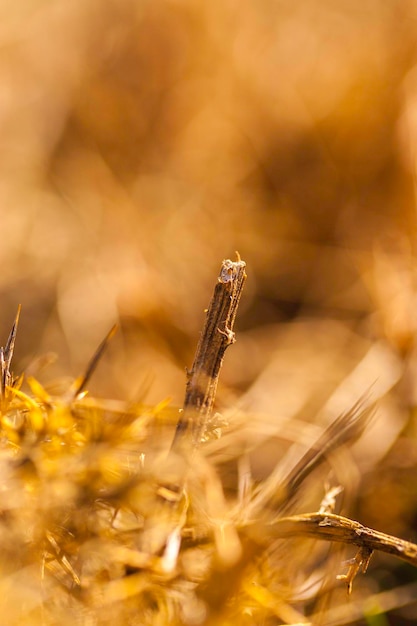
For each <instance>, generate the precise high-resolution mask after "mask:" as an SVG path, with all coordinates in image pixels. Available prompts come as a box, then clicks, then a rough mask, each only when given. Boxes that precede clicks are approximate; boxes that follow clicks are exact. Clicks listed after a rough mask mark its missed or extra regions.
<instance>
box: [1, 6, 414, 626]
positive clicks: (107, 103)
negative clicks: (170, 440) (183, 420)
mask: <svg viewBox="0 0 417 626" xmlns="http://www.w3.org/2000/svg"><path fill="white" fill-rule="evenodd" d="M0 18H1V19H0V41H1V44H2V45H1V48H0V128H1V132H0V146H1V154H2V159H1V165H0V171H1V176H0V235H1V245H0V261H1V273H0V290H1V301H2V306H1V308H0V328H2V329H3V333H4V335H6V334H7V331H8V328H9V327H10V321H11V320H12V318H13V316H14V312H15V310H16V306H17V304H18V303H19V302H21V303H22V304H23V309H22V317H21V325H20V331H19V333H20V334H19V340H18V344H17V346H16V358H15V364H14V370H15V372H20V371H21V370H22V369H28V371H29V373H30V372H32V373H34V374H35V375H36V378H37V379H39V380H40V381H41V382H42V384H44V385H45V387H46V388H47V389H48V391H50V392H51V393H52V392H54V393H58V392H62V391H64V390H65V389H67V388H68V384H67V382H66V380H65V379H64V380H62V378H63V377H67V376H69V377H74V376H76V375H78V374H79V373H80V371H82V370H83V368H84V367H85V363H86V362H87V360H88V358H89V356H90V354H91V353H92V352H93V350H94V348H95V346H96V345H97V344H98V343H99V341H100V340H101V339H102V337H103V336H104V334H105V333H106V332H107V330H108V329H109V328H110V327H111V326H112V324H113V323H114V322H116V321H117V322H119V324H120V332H119V334H118V336H117V337H116V338H115V340H114V342H113V344H112V345H111V346H110V347H109V351H108V353H107V356H106V357H105V358H104V359H103V361H102V363H101V364H100V369H99V372H98V374H97V376H96V377H95V378H94V380H93V381H92V383H91V386H90V389H91V393H92V394H93V395H96V396H101V397H106V398H113V399H123V400H127V401H132V402H136V401H146V402H147V403H148V404H150V405H154V404H157V403H158V402H159V401H161V400H164V399H165V398H167V397H170V398H172V406H174V407H175V406H180V405H181V403H182V397H183V387H184V367H185V366H186V365H188V366H189V365H190V364H191V362H192V353H193V349H194V346H195V343H196V338H197V336H198V332H199V330H200V328H201V325H202V319H203V313H202V311H203V309H204V308H205V307H206V306H207V303H208V298H209V297H210V293H211V289H212V281H213V277H214V276H216V273H217V271H218V265H219V261H220V260H221V259H222V258H223V257H224V256H232V255H233V252H234V250H239V252H240V254H241V255H242V257H243V258H244V259H245V261H246V262H247V264H248V275H249V280H248V282H247V290H246V293H245V296H244V298H243V300H242V305H241V310H240V312H239V316H238V328H237V332H238V343H237V344H236V346H234V347H233V349H231V350H230V353H228V354H227V358H226V362H225V366H224V368H223V371H222V379H221V385H220V389H219V396H218V404H219V408H221V409H223V410H225V411H226V410H227V409H228V410H229V411H231V412H232V413H234V412H236V411H238V410H239V411H240V410H244V411H247V412H250V414H251V415H253V418H252V419H253V420H258V421H255V423H256V424H257V427H256V428H257V433H258V435H257V436H258V439H259V441H258V444H259V449H258V452H256V451H254V452H252V456H253V458H252V461H251V462H252V465H253V471H254V472H255V474H256V476H257V477H258V478H259V479H260V478H262V477H263V476H264V475H265V473H268V471H270V469H271V467H273V466H274V462H275V458H276V454H277V448H276V447H275V445H276V442H275V439H274V438H273V437H272V434H276V433H278V434H279V436H280V437H281V436H282V429H283V426H284V425H286V428H290V426H289V424H291V423H296V422H291V421H290V420H294V419H297V420H301V421H302V422H304V421H306V422H309V423H311V424H312V426H314V423H315V422H319V423H321V424H324V423H327V422H328V421H329V420H330V419H333V418H334V417H335V415H337V414H338V413H339V412H340V411H342V410H345V409H347V408H349V407H350V406H351V405H352V404H354V402H355V401H356V400H357V399H358V397H360V396H361V394H362V393H363V392H364V391H366V389H367V388H368V387H369V386H370V385H372V384H373V383H374V382H375V381H376V382H375V386H374V394H375V397H377V398H380V399H381V402H380V408H379V411H378V418H377V420H375V423H374V425H373V426H372V430H370V433H369V434H368V436H367V437H366V436H365V437H364V439H363V441H361V442H359V443H358V444H357V445H356V446H355V449H354V455H355V464H356V465H352V467H351V474H352V476H353V474H354V473H355V470H354V467H356V468H359V471H358V469H356V472H357V476H356V479H355V477H354V476H353V477H351V479H352V480H353V482H354V485H355V486H354V487H352V491H353V492H354V493H353V497H352V502H355V503H356V508H353V509H351V510H349V513H351V514H352V515H356V516H357V517H360V518H361V521H363V522H364V523H369V524H371V525H373V526H375V527H377V528H379V529H380V530H384V531H387V532H394V533H398V534H400V535H401V536H404V537H406V538H408V539H413V538H414V539H415V530H414V527H415V518H416V511H417V507H416V502H417V498H416V493H415V486H414V482H415V481H414V475H415V465H416V458H417V452H416V445H417V444H416V420H415V403H416V391H415V370H416V355H415V345H414V344H415V342H414V337H415V332H416V322H415V280H416V276H415V226H416V218H415V215H416V201H415V184H414V180H415V154H414V152H415V150H414V145H415V142H416V138H417V126H416V106H417V104H416V94H417V82H416V76H417V74H416V62H417V59H416V52H415V50H416V47H415V44H416V28H417V11H416V7H415V3H414V2H413V1H412V0H405V1H402V2H401V3H398V2H394V0H391V1H389V2H386V3H384V4H383V5H382V4H381V3H378V2H373V1H371V0H364V1H362V2H360V3H358V2H344V1H342V0H338V1H337V2H331V1H330V0H325V1H323V2H320V3H317V2H315V1H314V0H311V1H308V0H306V1H305V2H303V3H287V2H282V1H276V0H274V1H273V2H272V1H270V0H268V1H266V2H262V3H259V2H258V3H254V2H248V1H246V0H243V1H240V2H221V1H220V0H214V1H212V2H210V3H197V2H191V1H190V0H183V1H173V0H172V1H165V2H162V1H159V0H153V2H141V1H139V0H135V1H134V0H118V1H117V2H116V1H114V2H107V3H105V4H103V3H99V2H94V1H93V0H87V1H83V2H81V1H77V0H73V1H72V2H71V3H69V2H64V1H63V0H60V1H59V2H55V3H53V4H51V3H46V2H39V1H36V0H34V1H32V2H26V3H19V4H18V5H16V6H14V5H13V6H11V5H10V3H6V2H4V1H3V2H2V3H1V4H0ZM51 351H52V352H55V353H56V354H57V355H58V359H57V360H56V361H55V362H53V363H50V364H49V366H48V367H46V368H44V369H42V368H40V367H39V365H40V364H39V362H38V363H37V364H36V363H34V360H35V358H37V357H40V356H42V355H44V354H46V353H49V352H51ZM56 381H58V382H56ZM59 381H61V382H59ZM52 383H53V384H54V386H53V387H52V386H51V385H52ZM25 390H26V391H28V389H27V388H25ZM258 425H259V427H258ZM271 431H272V433H271ZM271 437H272V439H271ZM239 445H240V444H239ZM241 445H242V446H243V445H244V444H243V443H242V444H241ZM355 481H356V482H355ZM313 499H314V498H313ZM352 506H353V504H352ZM384 563H385V562H384ZM384 567H385V566H384ZM378 571H379V574H378ZM381 571H383V574H381ZM368 576H369V580H372V581H373V582H372V584H371V587H372V585H374V587H373V591H375V592H377V591H378V590H382V589H384V588H385V587H390V588H393V587H395V585H396V584H397V583H399V582H403V581H404V577H405V579H406V580H407V581H409V580H410V579H411V578H412V576H413V574H412V573H409V572H407V575H405V574H404V572H403V570H396V569H395V566H394V564H392V562H390V563H389V564H387V569H384V568H381V569H379V570H378V569H377V568H375V573H374V570H372V571H371V573H370V574H369V575H368ZM408 618H409V616H408V617H407V619H408ZM414 618H415V616H414ZM248 619H249V620H250V618H249V617H248ZM393 619H394V618H393ZM395 619H398V622H395V623H399V624H400V623H403V622H401V621H400V620H401V617H400V616H397V617H396V618H395ZM404 619H405V618H404ZM249 623H250V622H249ZM393 623H394V622H393Z"/></svg>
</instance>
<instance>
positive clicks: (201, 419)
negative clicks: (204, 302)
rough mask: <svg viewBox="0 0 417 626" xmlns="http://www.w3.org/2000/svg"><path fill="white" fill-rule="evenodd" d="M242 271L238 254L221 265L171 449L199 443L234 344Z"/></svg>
mask: <svg viewBox="0 0 417 626" xmlns="http://www.w3.org/2000/svg"><path fill="white" fill-rule="evenodd" d="M245 268H246V263H245V262H244V261H242V260H241V259H240V257H239V255H238V260H237V261H230V260H225V261H223V263H222V266H221V269H220V274H219V277H218V279H217V285H216V286H215V288H214V293H213V297H212V299H211V302H210V305H209V308H208V310H207V317H206V321H205V324H204V328H203V330H202V333H201V336H200V341H199V343H198V346H197V350H196V354H195V357H194V363H193V366H192V368H191V371H190V372H188V379H187V387H186V392H185V400H184V410H183V413H182V415H181V419H180V420H179V422H178V424H177V429H176V432H175V437H174V442H173V448H174V449H175V448H177V447H178V445H179V444H180V443H181V442H182V441H184V438H190V437H191V440H192V443H193V444H194V445H198V444H199V443H200V441H201V437H202V435H203V433H204V429H205V426H206V423H207V418H208V416H209V415H210V413H211V411H212V408H213V404H214V399H215V395H216V389H217V382H218V379H219V373H220V368H221V366H222V362H223V357H224V354H225V352H226V349H227V347H228V346H230V345H231V344H232V343H234V341H235V334H234V332H233V325H234V321H235V318H236V313H237V308H238V305H239V300H240V296H241V293H242V289H243V285H244V282H245V279H246V272H245Z"/></svg>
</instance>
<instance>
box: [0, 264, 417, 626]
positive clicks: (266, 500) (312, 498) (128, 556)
mask: <svg viewBox="0 0 417 626" xmlns="http://www.w3.org/2000/svg"><path fill="white" fill-rule="evenodd" d="M225 263H226V265H225ZM244 267H245V264H244V263H243V262H242V261H241V260H240V259H238V261H237V262H235V263H233V262H231V261H227V262H224V264H223V265H222V270H221V273H220V277H219V281H218V283H217V287H216V289H215V293H214V296H213V300H212V302H211V305H210V307H209V309H208V317H207V321H206V326H205V329H204V330H203V333H202V337H201V339H200V344H199V348H198V350H197V355H196V360H195V362H194V366H193V369H192V370H191V372H190V373H189V376H188V383H187V393H186V402H185V407H184V412H183V413H180V412H179V411H178V410H175V409H172V408H170V407H168V406H167V404H166V403H163V402H162V403H161V404H160V405H159V406H156V407H148V406H144V405H141V404H134V405H130V406H128V405H125V404H123V403H117V402H111V401H100V400H95V399H90V398H88V396H87V395H86V391H85V388H86V385H87V383H88V380H89V378H90V376H91V374H92V373H93V370H94V368H95V365H96V364H97V361H98V359H99V358H100V356H101V354H102V352H103V350H104V348H105V346H106V343H107V341H108V339H109V338H110V336H111V334H112V333H113V331H111V332H110V333H109V335H108V337H107V338H106V339H105V341H104V342H103V343H102V344H101V346H100V347H99V349H98V350H97V352H96V354H95V355H94V357H93V359H92V360H91V362H90V365H89V366H88V368H87V370H86V373H85V374H84V375H83V376H82V377H81V378H80V379H78V380H76V381H75V382H74V383H73V385H72V386H71V387H70V388H69V389H68V391H67V392H66V393H64V394H63V395H61V396H59V397H55V396H53V395H51V394H50V393H48V391H47V390H46V389H45V388H44V387H43V386H42V385H41V384H40V383H39V382H38V381H37V380H35V379H34V378H32V377H27V378H26V384H27V385H28V389H27V391H23V387H22V384H23V376H20V377H19V378H15V377H14V376H13V375H12V373H11V360H12V356H13V348H14V342H15V338H16V331H17V322H18V316H17V317H16V320H15V323H14V325H13V328H12V331H11V333H10V336H9V339H8V341H7V343H6V347H5V348H4V349H2V350H1V352H0V363H1V381H0V382H1V388H0V390H1V428H2V441H1V447H0V488H1V494H2V498H1V507H0V546H1V550H0V555H1V556H0V598H1V600H0V604H1V609H2V616H3V621H4V623H7V624H22V623H24V624H28V625H31V624H45V625H49V624H58V623H59V624H83V625H84V624H86V625H90V624H91V625H96V624H97V625H101V624H103V625H104V624H121V625H122V624H129V625H134V624H138V625H139V624H140V625H148V624H149V625H152V626H158V625H166V624H173V625H175V624H178V625H179V624H187V625H188V624H189V625H198V624H207V625H215V624H216V625H224V626H226V625H229V624H236V623H239V624H248V625H249V624H262V625H269V624H278V623H282V624H295V623H309V622H311V623H316V621H317V620H319V619H322V621H323V622H324V623H326V619H327V618H326V615H327V616H328V615H329V614H328V613H326V612H325V611H324V608H323V607H325V600H326V598H327V596H328V594H329V592H330V591H331V590H332V588H334V587H335V586H341V583H340V582H339V583H338V582H337V581H336V574H337V573H339V574H340V572H338V571H337V568H339V569H340V568H341V567H342V564H341V561H340V554H339V556H338V557H337V559H336V566H335V565H334V563H335V561H334V560H333V559H332V558H330V556H329V554H328V550H327V546H328V543H327V542H336V543H342V544H343V543H347V544H351V545H353V546H354V548H355V551H356V557H355V558H354V560H353V561H352V562H351V563H350V565H349V568H348V572H347V574H345V575H342V576H340V575H339V578H342V579H343V580H345V581H346V582H347V585H348V590H349V591H350V590H351V588H352V582H353V579H354V578H355V576H356V574H357V573H358V571H359V570H360V569H361V568H362V569H366V566H367V564H368V562H369V559H370V557H371V555H372V552H373V551H374V550H383V551H386V552H389V553H391V554H394V555H395V556H397V557H400V558H402V559H404V560H406V561H408V562H410V563H412V564H414V565H417V546H415V545H414V544H410V543H407V542H405V541H402V540H400V539H397V538H395V537H390V536H388V535H384V534H383V533H378V532H376V531H374V530H372V529H369V528H366V527H365V526H362V525H361V524H359V523H358V522H354V521H352V520H350V519H348V518H346V517H341V516H339V515H336V514H335V513H334V511H335V509H336V508H337V507H338V502H339V499H340V493H341V491H342V488H341V486H340V485H339V484H338V482H337V481H334V482H333V485H332V486H329V487H328V488H327V489H324V488H323V485H324V478H323V474H322V473H320V471H319V468H320V467H321V466H322V465H323V464H324V462H325V461H329V460H330V461H331V459H332V458H333V461H331V463H332V465H333V467H334V468H336V467H337V462H336V461H335V459H336V457H337V451H338V450H339V449H341V448H342V447H343V446H345V445H347V444H349V443H350V442H351V441H352V440H354V439H355V438H357V437H358V436H360V435H361V433H362V431H363V430H364V428H365V427H366V425H367V423H368V421H369V418H370V416H371V415H372V413H373V411H374V406H373V404H372V403H370V402H369V400H368V399H367V398H364V399H362V401H360V402H359V403H358V404H357V405H355V406H354V407H353V408H352V409H350V410H348V411H347V412H346V413H345V414H343V415H342V416H340V417H339V418H337V419H336V420H335V421H334V422H333V424H331V425H330V427H328V429H327V430H325V431H324V432H323V433H322V434H321V435H320V436H318V438H317V440H316V442H315V443H314V444H313V445H310V446H307V450H306V451H304V452H302V453H301V454H299V456H298V460H296V461H295V460H294V459H293V458H291V456H289V457H288V455H287V457H284V458H283V459H280V460H277V462H276V466H275V468H274V469H273V470H272V472H270V473H269V475H268V476H266V477H264V478H263V479H255V478H254V476H253V474H252V471H251V463H250V448H251V444H250V441H249V442H248V441H247V442H246V443H245V445H243V446H242V444H241V443H239V441H240V439H239V438H240V437H241V431H242V430H243V431H244V429H245V426H244V422H245V419H246V418H245V417H244V416H239V417H237V416H236V415H235V416H234V420H231V421H230V424H229V425H226V426H225V421H224V420H223V421H222V418H221V416H218V415H213V414H212V410H211V409H212V405H213V401H214V394H215V390H216V384H217V378H218V375H219V371H220V366H221V361H222V358H223V356H224V352H225V349H226V347H227V346H228V345H230V344H231V343H233V340H234V334H233V322H234V318H235V315H236V309H237V304H238V301H239V297H240V291H241V288H242V287H243V281H244V276H243V275H244ZM236 290H237V291H236ZM220 301H221V302H222V303H223V304H222V306H218V304H219V302H220ZM232 305H233V306H234V308H232V310H231V309H230V306H232ZM213 316H217V317H213ZM213 320H214V321H213ZM218 330H220V331H221V332H220V333H219V334H218V333H217V331H218ZM206 331H207V332H208V333H209V334H208V335H207V336H206V334H205V332H206ZM210 333H211V334H210ZM213 333H214V334H213ZM207 337H208V339H207ZM213 337H214V339H213ZM219 338H221V341H220V339H219ZM206 339H207V341H208V344H207V343H205V341H206ZM217 339H219V341H220V343H219V345H218V347H217V351H214V352H213V350H211V348H212V347H213V341H214V340H217ZM222 342H223V343H222ZM210 347H211V348H210ZM207 348H210V349H207ZM210 359H211V364H212V365H213V367H212V368H208V367H207V365H208V361H210ZM176 424H177V430H176V435H175V438H174V444H173V445H172V438H173V433H174V427H175V425H176ZM190 434H191V435H192V436H191V437H190V436H189V435H190ZM220 434H223V437H221V438H220V439H219V435H220ZM294 439H295V443H296V444H298V443H299V442H298V441H297V437H294ZM202 442H204V443H202ZM298 447H299V446H298ZM288 459H289V460H288ZM336 474H337V472H336ZM306 485H307V489H306ZM323 495H324V497H323ZM314 502H315V503H316V504H317V509H316V510H315V509H314V512H313V513H306V512H305V509H303V508H302V507H304V506H305V505H306V506H309V505H311V503H314ZM313 506H314V504H313ZM312 539H316V540H317V539H318V540H323V539H324V540H326V541H325V542H321V541H319V542H317V543H313V542H312ZM335 567H336V569H335ZM326 576H327V578H326ZM341 604H342V605H343V601H342V603H341ZM319 616H321V617H319ZM348 621H349V617H348V613H347V612H345V613H343V610H342V611H341V613H340V614H339V616H338V617H337V619H335V618H333V621H331V620H330V618H329V621H328V622H327V623H340V624H342V623H347V622H348Z"/></svg>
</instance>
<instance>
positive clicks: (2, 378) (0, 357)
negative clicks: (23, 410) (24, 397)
mask: <svg viewBox="0 0 417 626" xmlns="http://www.w3.org/2000/svg"><path fill="white" fill-rule="evenodd" d="M20 310H21V305H20V304H19V306H18V308H17V313H16V317H15V320H14V322H13V326H12V329H11V331H10V334H9V337H8V339H7V343H6V347H5V348H0V367H1V375H0V397H1V409H2V410H4V408H5V404H6V387H7V386H8V385H10V384H11V382H12V376H11V373H10V365H11V362H12V358H13V352H14V344H15V341H16V334H17V326H18V324H19V317H20Z"/></svg>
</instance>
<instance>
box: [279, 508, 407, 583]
mask: <svg viewBox="0 0 417 626" xmlns="http://www.w3.org/2000/svg"><path fill="white" fill-rule="evenodd" d="M269 532H270V536H271V535H272V536H273V537H274V538H284V537H299V536H304V537H312V538H313V539H324V540H327V541H337V542H339V543H348V544H353V545H355V546H358V548H359V552H358V554H357V557H356V558H355V560H354V563H352V565H353V566H352V567H351V568H350V569H349V572H348V574H347V575H344V576H340V577H339V579H342V580H345V581H346V582H347V584H348V591H349V592H350V591H351V588H352V581H353V579H354V577H355V575H356V574H357V573H358V571H359V570H360V569H363V570H364V569H366V567H367V565H368V562H369V559H370V557H371V555H372V552H373V551H374V550H379V551H380V552H386V553H387V554H392V555H394V556H396V557H398V558H399V559H402V560H403V561H406V562H407V563H411V565H414V566H415V567H416V566H417V545H416V544H415V543H411V542H409V541H405V540H404V539H399V538H398V537H393V536H392V535H387V534H385V533H381V532H379V531H378V530H373V529H372V528H368V527H367V526H363V525H362V524H360V523H359V522H356V521H354V520H351V519H348V518H347V517H342V516H341V515H334V514H333V513H306V514H304V515H294V516H292V517H282V518H281V519H279V520H277V521H275V522H274V523H273V524H272V525H271V526H270V527H269Z"/></svg>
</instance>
